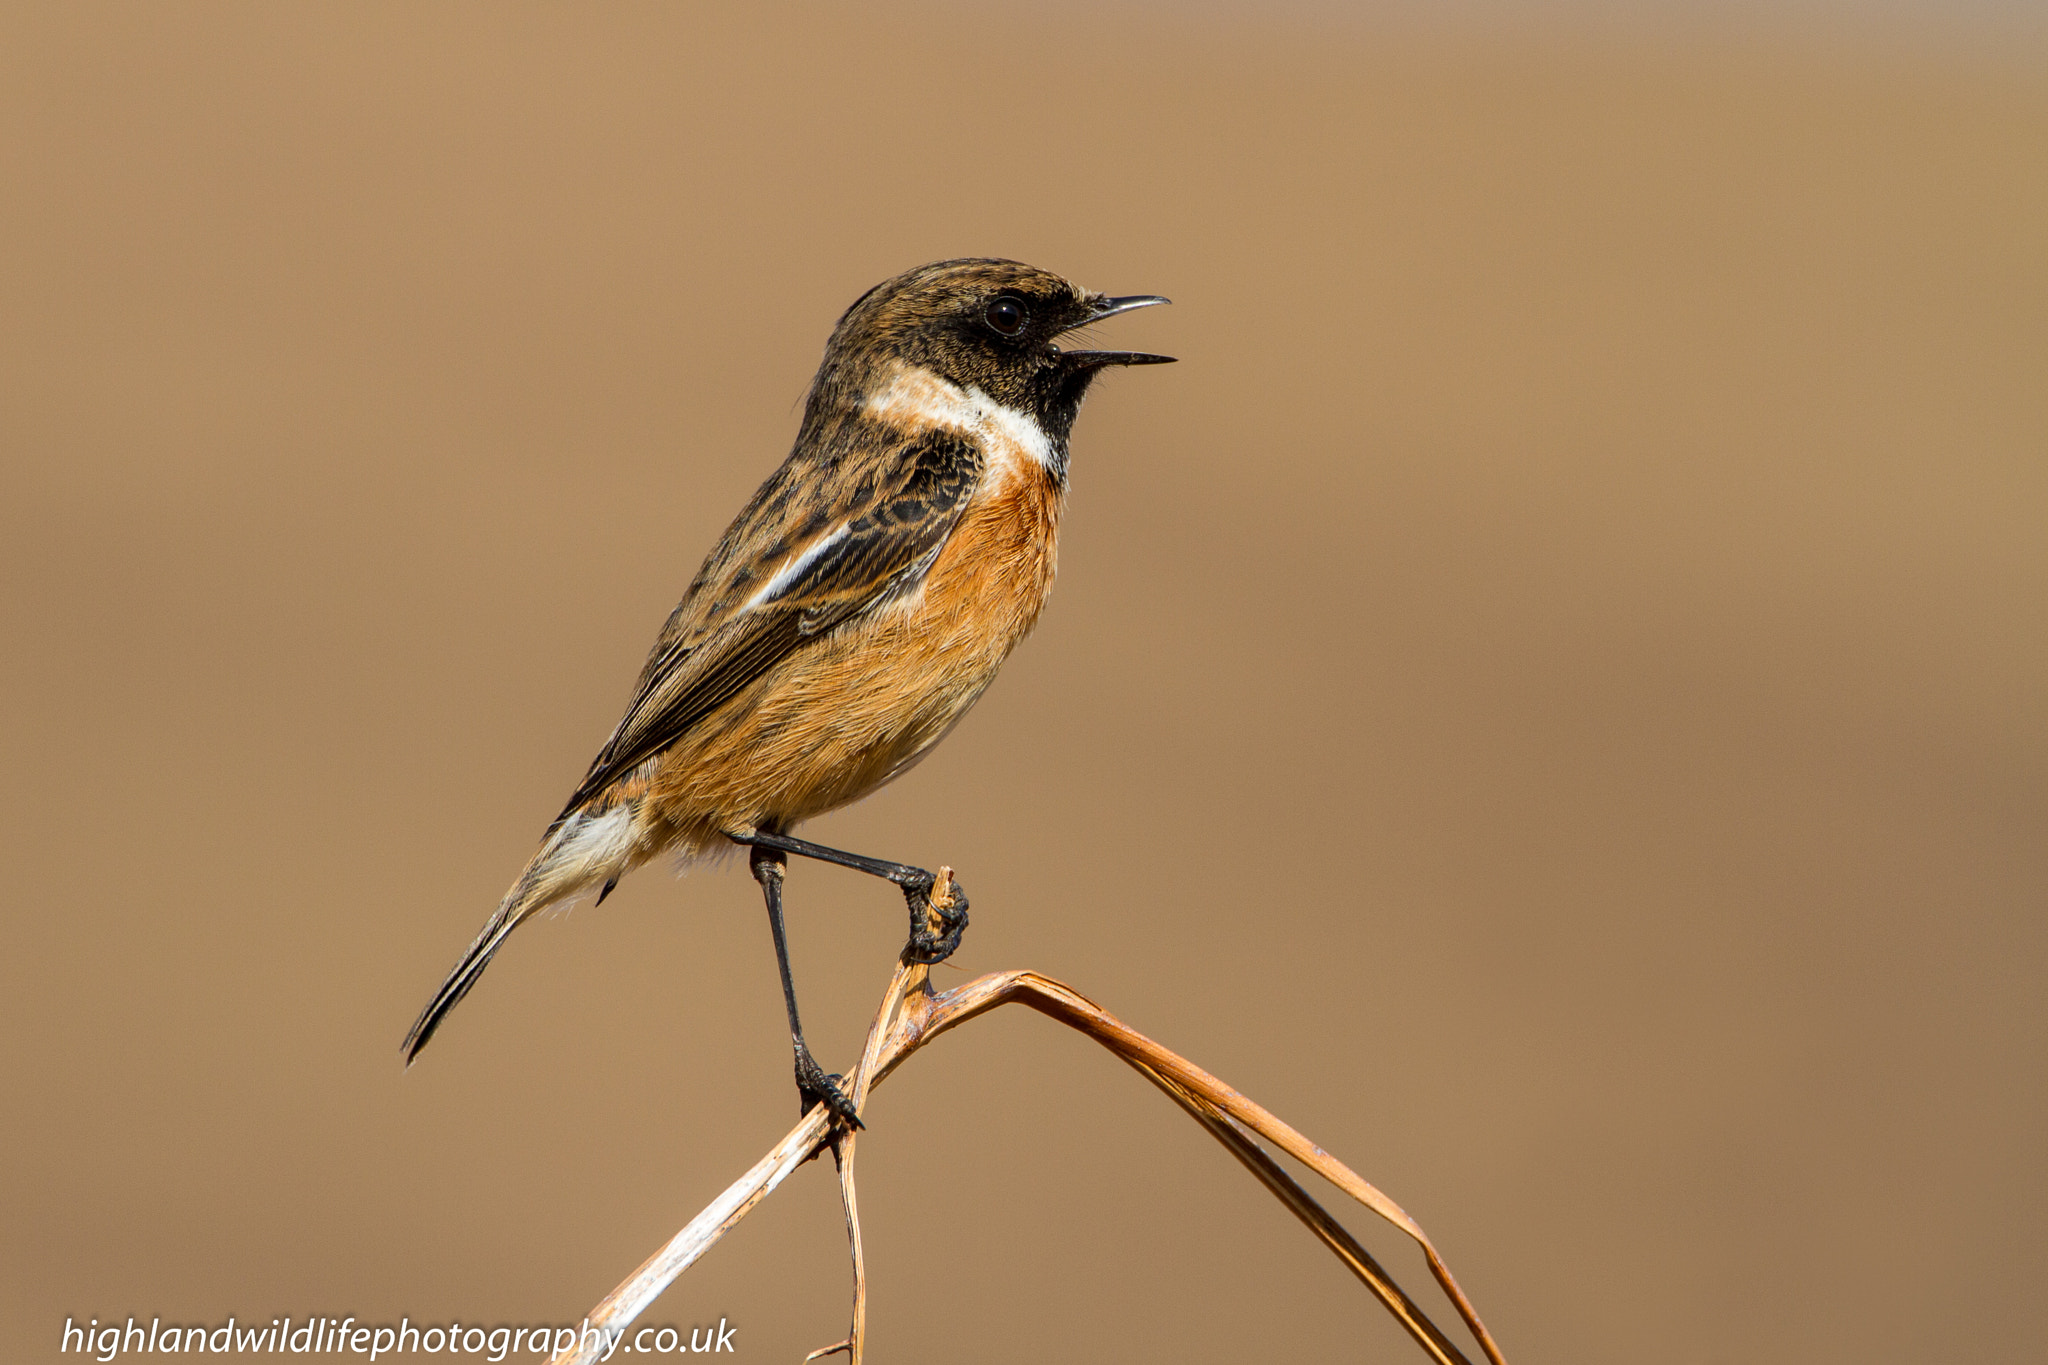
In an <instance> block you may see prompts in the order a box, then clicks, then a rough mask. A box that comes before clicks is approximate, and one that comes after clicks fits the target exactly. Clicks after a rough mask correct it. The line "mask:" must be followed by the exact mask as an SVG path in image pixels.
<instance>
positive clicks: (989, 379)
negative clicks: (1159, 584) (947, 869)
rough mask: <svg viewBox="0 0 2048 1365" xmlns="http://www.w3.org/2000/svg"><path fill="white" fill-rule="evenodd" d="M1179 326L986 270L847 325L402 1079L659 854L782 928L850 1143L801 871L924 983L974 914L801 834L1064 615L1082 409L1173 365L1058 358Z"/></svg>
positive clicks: (912, 289) (934, 278)
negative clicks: (1128, 334) (788, 910)
mask: <svg viewBox="0 0 2048 1365" xmlns="http://www.w3.org/2000/svg"><path fill="white" fill-rule="evenodd" d="M1165 302H1167V300H1165V299H1163V298H1159V297H1157V296H1156V295H1151V294H1138V295H1129V296H1125V297H1122V298H1113V297H1109V296H1107V295H1103V294H1095V293H1090V292H1088V291H1087V290H1084V289H1082V288H1080V287H1079V286H1077V285H1075V284H1073V283H1071V282H1069V281H1067V280H1065V279H1063V278H1061V277H1060V276H1058V275H1054V274H1051V273H1049V272H1047V271H1044V270H1038V269H1034V268H1033V267H1031V266H1027V265H1021V264H1019V263H1017V262H1015V261H1004V260H992V259H975V260H954V261H939V262H936V263H935V264H932V265H925V266H920V267H918V268H917V269H915V270H911V271H907V272H905V273H904V274H901V275H898V276H897V277H895V278H894V279H892V280H887V281H885V282H883V283H881V284H878V285H876V286H875V287H874V288H873V289H870V290H869V291H868V292H867V293H865V294H863V295H862V296H861V297H860V298H859V299H858V300H856V301H855V303H854V304H853V306H852V307H851V308H849V309H847V310H846V313H845V314H844V315H843V316H842V317H841V318H840V319H839V324H838V326H837V327H836V328H834V329H833V332H832V336H831V339H830V341H829V342H827V344H826V346H825V357H824V360H823V362H822V363H821V364H820V365H819V366H818V374H817V377H816V378H815V379H814V380H813V381H812V382H811V388H810V393H809V396H808V397H807V399H806V400H805V404H804V416H803V425H802V427H801V428H800V430H799V431H798V433H797V438H796V446H795V448H794V449H793V450H792V451H791V452H790V456H789V458H788V459H787V460H785V461H784V462H783V464H782V467H781V468H780V469H778V470H776V471H775V473H774V474H773V475H772V476H771V477H770V478H769V479H768V481H767V482H766V483H764V484H762V485H761V489H760V491H759V492H757V493H755V494H754V498H753V501H751V502H749V503H748V504H747V506H746V507H745V509H744V510H742V511H741V512H740V514H739V516H738V517H737V518H736V519H735V520H734V521H733V523H732V525H731V526H730V527H728V528H727V529H726V532H725V535H724V536H723V537H722V538H721V539H720V540H719V542H718V544H717V546H716V547H715V548H714V549H713V550H712V551H711V555H710V557H709V558H708V559H706V560H705V561H704V566H703V568H701V569H699V570H698V571H697V577H696V579H695V580H694V581H693V582H692V583H691V584H690V588H689V591H688V592H686V593H685V594H684V595H683V600H682V602H681V604H680V605H679V606H677V607H676V609H675V611H674V612H673V613H672V614H671V615H670V616H669V618H668V624H667V625H665V626H664V627H663V628H662V631H661V634H660V636H659V637H658V638H657V639H656V640H655V642H654V648H653V650H652V652H651V653H650V654H649V655H648V658H647V664H646V666H645V667H644V668H642V669H641V671H640V683H639V687H638V689H637V691H636V692H635V693H634V696H633V700H632V703H631V704H630V705H629V706H628V707H627V708H626V715H625V718H624V719H623V720H621V721H620V722H619V724H618V728H617V729H615V730H613V731H612V735H611V738H610V739H609V740H607V741H606V742H605V745H604V748H603V749H602V750H600V751H599V753H598V755H597V758H596V760H595V761H593V762H592V763H591V765H590V771H589V773H587V774H586V775H585V776H584V778H583V781H582V783H581V785H579V786H578V787H577V788H576V791H575V793H574V794H573V795H572V796H570V798H569V801H568V804H567V805H565V806H563V807H562V813H561V814H560V815H558V816H556V817H555V820H554V823H553V824H551V825H549V826H548V829H547V833H546V835H545V836H544V837H543V838H542V840H541V844H540V849H539V851H538V852H536V853H535V854H534V856H533V861H531V862H530V863H528V864H527V866H526V870H525V871H524V872H522V873H520V874H519V879H518V880H517V881H515V882H514V883H513V884H512V889H511V890H510V891H508V892H507V893H506V895H505V899H504V901H503V902H502V903H501V904H500V905H499V906H498V909H497V912H496V913H495V914H493V915H492V916H491V917H490V919H489V920H488V921H487V922H486V923H485V924H484V927H483V930H482V932H481V933H479V934H478V935H477V936H476V941H475V942H473V943H471V944H470V945H469V950H468V951H467V952H466V953H464V954H463V955H462V960H461V961H460V962H458V963H457V964H456V966H455V970H454V971H452V972H450V973H449V975H448V979H447V980H446V981H445V982H443V983H442V985H441V989H440V990H438V991H436V992H435V993H434V997H433V999H431V1000H430V1001H428V1002H427V1007H426V1009H425V1010H423V1011H421V1013H420V1017H419V1020H418V1021H417V1022H416V1023H414V1024H413V1026H412V1031H411V1032H410V1033H408V1034H407V1035H406V1039H405V1044H404V1052H405V1056H406V1060H407V1063H408V1064H410V1063H411V1061H412V1059H413V1058H415V1057H416V1056H418V1054H419V1051H420V1049H421V1048H423V1047H425V1046H426V1045H427V1040H428V1039H430V1038H432V1037H433V1036H434V1031H435V1030H436V1029H437V1028H439V1027H440V1025H441V1021H442V1019H443V1018H444V1017H445V1016H446V1015H447V1013H448V1011H449V1010H451V1009H453V1008H454V1007H455V1004H456V1002H457V1001H459V1000H461V999H462V997H463V996H464V995H465V994H467V993H468V991H469V989H470V987H471V986H474V985H475V984H476V980H477V977H478V976H479V975H481V974H482V972H483V970H484V968H485V966H487V965H488V964H489V962H490V960H491V956H492V954H494V953H496V952H497V951H498V948H499V946H500V945H501V944H503V943H504V941H505V937H506V935H508V934H510V933H511V932H512V931H513V930H514V929H516V928H518V927H519V925H520V924H521V923H522V922H523V921H525V920H526V919H528V918H529V917H531V916H532V915H534V914H535V913H536V912H538V911H540V910H543V909H545V908H547V907H548V906H551V905H556V904H560V903H562V902H565V901H568V900H570V899H572V898H574V897H576V896H579V895H582V894H584V893H585V892H587V891H590V890H591V889H593V888H595V889H596V890H597V893H598V896H597V898H598V900H599V901H602V900H603V899H604V897H605V896H606V895H608V894H610V892H611V890H612V888H613V887H615V886H616V885H617V884H618V881H619V878H621V877H623V876H624V875H626V873H628V872H630V871H632V870H633V869H634V868H636V867H638V866H639V865H640V864H642V863H644V862H646V861H647V860H648V859H650V858H652V857H654V856H655V855H656V854H659V853H663V852H672V853H675V854H676V855H678V856H679V857H680V858H682V859H684V860H688V859H693V858H701V857H706V856H709V855H711V854H713V853H715V852H717V851H718V850H720V849H722V848H729V847H731V846H732V845H735V844H738V845H744V846H746V847H747V848H748V849H749V850H750V862H751V867H752V871H753V874H754V877H755V878H756V880H758V881H759V882H760V884H761V889H762V895H763V897H764V899H765V900H766V903H767V909H768V922H769V927H770V930H771V932H772V934H773V936H774V940H775V956H776V962H777V965H778V966H779V967H780V969H781V973H782V991H783V1003H784V1005H785V1006H786V1007H787V1008H788V1012H789V1031H790V1038H791V1042H792V1044H793V1046H794V1049H795V1054H796V1076H797V1087H798V1091H799V1094H800V1098H801V1100H802V1102H803V1104H804V1105H805V1107H808V1106H809V1105H810V1104H812V1103H814V1102H822V1103H824V1104H825V1105H826V1106H827V1107H829V1108H830V1109H831V1110H832V1111H833V1112H834V1113H835V1114H837V1115H839V1116H840V1117H841V1118H842V1119H844V1120H846V1121H847V1122H850V1123H855V1124H857V1123H858V1122H859V1120H858V1119H857V1118H856V1117H855V1116H854V1113H853V1110H852V1107H851V1105H849V1104H848V1103H847V1100H846V1098H845V1096H844V1095H843V1094H842V1093H841V1091H840V1089H839V1087H838V1085H837V1084H836V1083H835V1080H834V1078H832V1077H830V1076H828V1075H826V1073H825V1071H824V1070H823V1068H821V1067H820V1066H819V1065H818V1063H817V1062H816V1061H814V1060H813V1059H812V1057H811V1052H810V1049H809V1048H808V1047H807V1046H806V1045H805V1043H804V1036H803V1026H802V1025H801V1024H800V1023H799V1022H798V1018H797V1007H796V991H795V988H794V986H793V985H792V984H791V980H790V970H789V948H788V944H787V941H786V939H785V935H784V930H783V916H782V882H783V869H784V861H785V859H786V857H787V856H788V855H791V854H794V855H797V856H799V857H805V858H814V859H818V860H821V861H824V862H828V863H837V864H839V865H840V866H842V867H851V868H855V869H858V870H859V871H862V872H867V873H870V874H872V875H874V876H878V877H882V878H885V879H887V880H888V881H891V882H893V883H895V884H896V885H897V886H898V887H900V888H901V889H902V891H903V894H904V897H905V899H906V900H907V901H908V902H909V905H910V919H911V939H910V943H909V945H908V947H907V948H906V949H905V951H906V952H907V953H908V954H910V955H911V956H912V957H913V958H914V959H916V960H918V961H924V962H937V961H941V960H943V959H944V958H945V957H946V956H947V955H949V954H950V953H951V952H952V951H953V950H954V948H955V947H957V946H958V944H959V941H960V934H961V932H962V931H963V930H964V929H965V927H966V923H967V914H966V911H967V902H966V898H965V896H964V895H958V896H956V897H955V898H954V899H953V901H952V902H951V904H950V905H948V906H945V907H937V906H934V905H933V904H932V898H931V895H930V893H931V889H932V887H933V885H934V880H933V877H932V875H931V874H930V873H929V872H926V871H924V870H923V869H921V868H916V867H910V866H907V865H905V864H901V863H892V862H888V861H885V860H882V859H878V858H868V857H863V856H861V855H859V854H853V853H845V852H841V851H839V850H837V849H831V848H826V847H824V846H822V845H819V844H813V843H810V842H808V841H805V840H802V839H798V838H796V837H794V836H793V834H792V831H793V830H795V828H796V827H797V826H798V825H799V824H800V823H801V822H803V821H805V820H808V819H810V818H811V817H812V816H815V815H822V814H823V813H825V812H826V811H829V810H833V809H835V808H837V807H839V806H843V805H846V804H847V803H848V802H851V801H855V800H858V799H859V798H860V797H863V796H865V795H867V794H868V793H869V792H872V791H874V790H875V789H876V788H878V787H880V786H882V785H883V784H884V783H886V782H890V781H893V780H894V779H895V778H897V777H899V776H901V775H902V774H903V773H905V772H907V771H909V770H910V768H912V767H913V766H914V765H915V764H916V763H917V762H918V760H919V759H921V758H923V757H924V755H925V754H926V753H928V752H930V750H931V747H932V746H933V745H934V744H937V743H938V742H939V740H941V739H943V738H944V737H945V735H946V733H947V732H948V731H949V730H951V729H952V727H953V726H954V725H955V724H956V723H958V721H959V720H960V718H961V716H962V715H964V714H965V713H966V711H967V709H968V708H969V707H970V706H972V705H973V704H974V702H975V700H976V699H977V698H978V697H980V696H981V694H982V691H983V689H985V688H986V687H987V686H988V685H989V683H990V681H991V680H992V679H993V678H994V677H995V674H996V670H997V669H998V668H1000V667H1001V666H1002V663H1003V660H1004V659H1005V658H1007V657H1008V656H1009V653H1010V651H1011V650H1012V649H1014V648H1015V647H1016V645H1017V642H1018V641H1019V640H1021V639H1023V638H1024V636H1025V634H1026V633H1027V632H1028V631H1030V629H1031V627H1032V625H1033V624H1034V623H1035V622H1036V621H1037V619H1038V614H1039V611H1040V610H1041V609H1042V608H1043V607H1044V605H1045V601H1046V597H1047V595H1048V594H1049V593H1050V592H1051V591H1052V580H1053V566H1054V561H1055V559H1056V556H1057V550H1058V541H1059V522H1060V511H1061V508H1062V506H1063V504H1064V503H1065V500H1066V492H1067V442H1068V436H1069V434H1070V433H1071V431H1072V430H1073V425H1074V417H1075V414H1076V413H1077V411H1078V410H1079V408H1080V406H1081V399H1082V396H1083V395H1084V394H1085V393H1086V392H1087V390H1088V386H1089V384H1090V383H1091V382H1092V381H1093V380H1094V378H1095V377H1096V375H1098V374H1100V373H1101V372H1102V371H1103V370H1104V369H1105V368H1106V367H1109V366H1114V365H1156V364H1161V363H1164V362H1166V361H1169V360H1171V359H1173V357H1171V356H1163V355H1147V354H1143V353H1139V352H1133V351H1095V350H1065V349H1062V348H1061V347H1060V346H1059V345H1058V341H1059V339H1060V338H1061V337H1063V336H1065V335H1066V334H1067V333H1069V332H1072V331H1074V330H1075V329H1076V328H1080V327H1084V326H1087V325H1088V324H1090V323H1095V322H1100V321H1102V320H1103V319H1105V318H1109V317H1114V316H1115V315H1116V314H1118V313H1126V312H1129V311H1131V310H1132V309H1135V308H1147V307H1150V306H1152V305H1153V304H1160V303H1165ZM934 921H935V922H934Z"/></svg>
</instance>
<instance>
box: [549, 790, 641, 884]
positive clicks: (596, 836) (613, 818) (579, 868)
mask: <svg viewBox="0 0 2048 1365" xmlns="http://www.w3.org/2000/svg"><path fill="white" fill-rule="evenodd" d="M637 835H638V831H636V830H635V829H634V828H633V808H632V806H631V805H630V804H622V805H618V806H614V807H612V808H611V809H610V810H608V811H606V812H605V813H604V814H603V815H572V816H570V817H569V819H568V821H567V823H565V824H564V825H563V826H562V832H561V834H560V835H558V836H557V837H556V840H555V847H554V850H553V851H552V852H551V853H549V855H548V859H547V864H546V868H547V870H546V874H545V875H546V876H547V878H548V880H550V881H556V882H558V883H559V884H561V885H563V886H580V885H583V884H585V883H588V882H592V881H595V880H597V879H598V878H600V877H608V876H611V875H612V874H613V873H615V872H625V871H627V870H628V869H629V868H630V867H631V866H632V864H633V860H634V854H635V853H636V852H638V850H639V842H640V841H639V839H638V837H637Z"/></svg>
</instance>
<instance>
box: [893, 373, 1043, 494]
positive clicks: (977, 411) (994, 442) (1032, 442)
mask: <svg viewBox="0 0 2048 1365" xmlns="http://www.w3.org/2000/svg"><path fill="white" fill-rule="evenodd" d="M867 410H868V412H869V413H870V414H872V415H874V416H876V417H879V418H882V419H883V420H884V421H890V422H897V423H901V424H904V425H913V426H935V427H945V428H948V429H949V430H953V431H959V432H963V433H965V434H966V435H969V436H973V437H978V438H980V440H979V442H978V443H979V444H980V445H981V447H982V449H983V450H985V451H986V452H987V453H988V456H989V459H990V463H991V465H992V466H993V468H992V469H991V472H992V473H996V472H1000V473H1005V474H1008V473H1019V472H1021V471H1018V470H1013V469H1005V468H1004V466H1005V465H1006V464H1008V463H1009V462H1010V461H1013V460H1015V459H1016V458H1017V457H1018V456H1022V457H1023V458H1024V459H1026V460H1029V461H1030V462H1031V463H1033V464H1035V465H1037V466H1038V467H1040V468H1041V469H1043V468H1047V467H1050V466H1051V465H1052V463H1053V448H1052V438H1051V437H1049V436H1047V435H1046V434H1045V429H1044V428H1043V427H1041V426H1039V425H1038V419H1037V418H1035V417H1033V416H1032V415H1031V414H1030V413H1028V412H1025V411H1023V410H1022V409H1020V408H1013V407H1009V406H1006V405H1005V404H1002V403H998V402H997V401H996V400H995V399H993V398H991V397H989V396H988V395H987V394H985V393H983V392H982V391H981V390H980V389H976V388H965V389H963V388H961V387H960V386H959V385H958V384H954V383H951V382H949V381H947V380H944V379H941V378H939V377H938V376H937V375H935V374H933V373H932V372H931V371H930V370H927V369H925V368H924V367H922V366H919V365H903V364H899V365H898V366H897V367H896V371H895V373H894V374H893V375H892V376H891V377H890V380H889V382H888V383H887V384H885V385H884V386H883V387H882V388H881V390H880V391H879V392H877V393H876V394H875V395H874V396H873V397H872V398H870V399H868V401H867Z"/></svg>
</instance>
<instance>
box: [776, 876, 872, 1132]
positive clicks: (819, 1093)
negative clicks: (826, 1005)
mask: <svg viewBox="0 0 2048 1365" xmlns="http://www.w3.org/2000/svg"><path fill="white" fill-rule="evenodd" d="M751 861H752V865H753V871H754V880H755V881H757V882H759V883H761V896H762V899H764V900H766V901H767V902H768V928H769V930H770V931H771V932H772V933H773V934H774V935H775V965H776V966H778V967H780V968H781V969H782V1003H783V1004H784V1005H785V1006H787V1007H788V1009H789V1041H790V1044H791V1046H793V1047H794V1048H795V1049H796V1092H797V1099H798V1103H799V1106H800V1107H799V1109H798V1112H799V1113H808V1112H809V1111H810V1108H811V1106H812V1105H814V1104H822V1105H824V1106H825V1107H826V1108H827V1109H829V1110H831V1111H832V1113H834V1114H835V1115H837V1116H838V1117H839V1118H841V1119H843V1120H844V1121H845V1122H846V1123H847V1124H849V1125H850V1126H852V1127H854V1128H859V1127H861V1126H862V1125H861V1121H860V1115H858V1114H856V1113H855V1112H854V1110H853V1102H852V1101H851V1100H849V1099H847V1098H846V1092H845V1091H843V1090H841V1089H840V1088H839V1085H838V1078H837V1077H836V1076H828V1075H826V1074H825V1068H823V1067H821V1066H819V1065H818V1062H817V1059H816V1058H814V1057H812V1056H811V1049H810V1047H809V1046H808V1045H806V1044H805V1042H804V1026H803V1024H802V1023H801V1022H799V1021H798V1019H797V1017H796V983H795V982H793V981H792V980H790V975H789V939H788V937H787V935H785V934H784V932H783V928H782V872H783V858H782V854H781V853H780V852H778V851H777V850H775V849H772V848H765V847H761V846H758V845H757V846H756V847H755V848H754V850H753V857H752V860H751Z"/></svg>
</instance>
